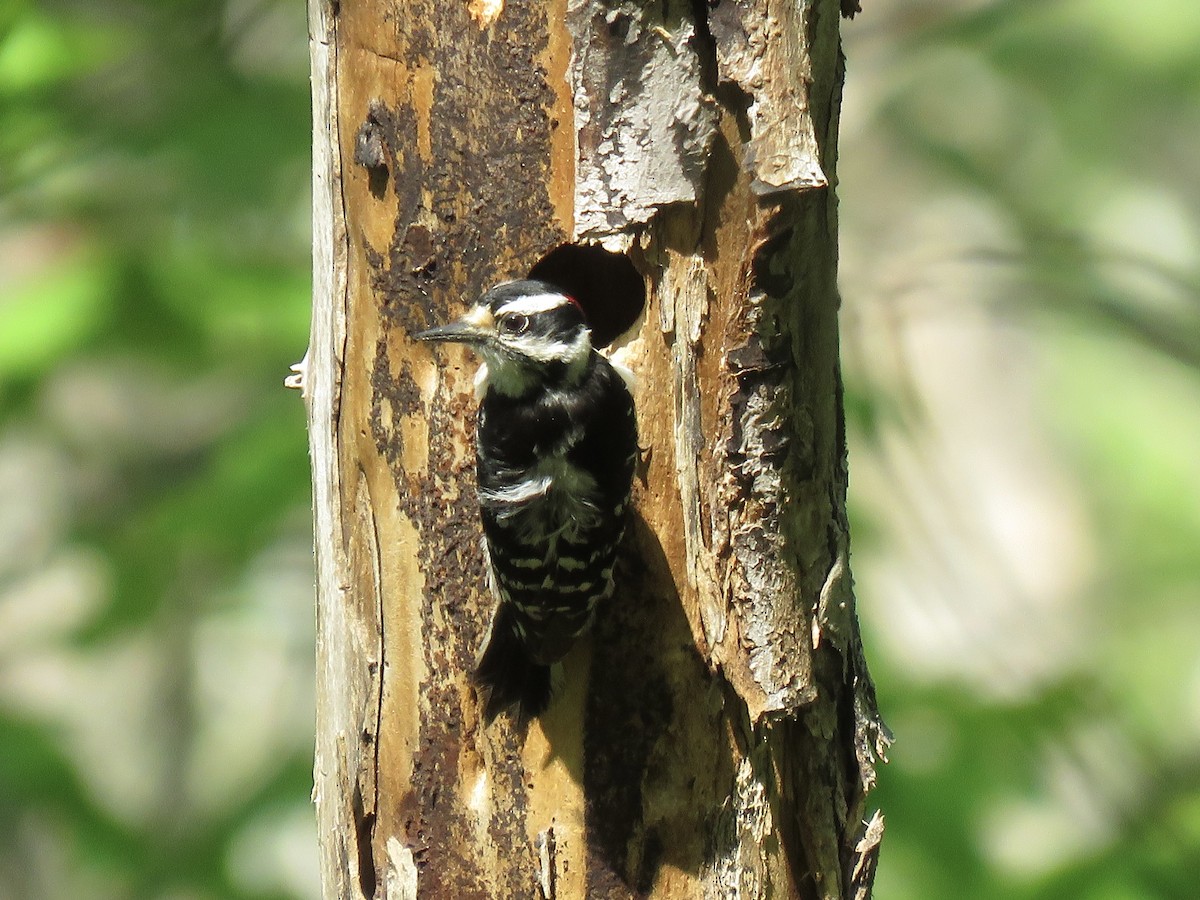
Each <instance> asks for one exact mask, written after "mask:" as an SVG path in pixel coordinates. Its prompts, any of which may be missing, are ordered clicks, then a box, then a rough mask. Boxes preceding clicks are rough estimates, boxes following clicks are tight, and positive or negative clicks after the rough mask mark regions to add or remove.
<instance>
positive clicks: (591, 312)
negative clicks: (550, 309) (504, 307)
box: [529, 244, 646, 348]
mask: <svg viewBox="0 0 1200 900" xmlns="http://www.w3.org/2000/svg"><path fill="white" fill-rule="evenodd" d="M529 277H530V278H537V279H540V280H542V281H547V282H549V283H550V284H552V285H554V286H555V287H557V288H559V289H561V290H563V291H566V292H567V293H568V294H570V295H571V296H572V297H574V298H575V299H576V300H577V301H578V303H579V305H580V306H582V307H583V313H584V315H585V316H587V321H588V326H589V327H590V328H591V329H592V345H593V346H595V347H597V348H600V347H607V346H608V345H609V344H611V343H612V342H613V341H614V340H616V339H617V338H618V337H620V336H621V335H622V334H624V333H625V332H626V331H628V330H629V329H630V328H632V327H633V323H634V322H636V321H637V320H638V316H640V315H641V314H642V309H643V308H644V307H645V305H646V283H645V281H643V280H642V276H641V274H639V272H638V270H637V269H635V268H634V266H633V263H632V262H630V261H629V257H627V256H626V255H625V254H623V253H609V252H608V251H607V250H605V249H604V248H603V247H597V246H595V245H593V244H559V245H558V246H557V247H555V248H554V249H553V250H551V251H550V252H549V253H547V254H546V255H545V256H543V257H542V258H541V259H540V260H538V261H537V263H536V264H535V265H534V267H533V268H532V269H530V270H529Z"/></svg>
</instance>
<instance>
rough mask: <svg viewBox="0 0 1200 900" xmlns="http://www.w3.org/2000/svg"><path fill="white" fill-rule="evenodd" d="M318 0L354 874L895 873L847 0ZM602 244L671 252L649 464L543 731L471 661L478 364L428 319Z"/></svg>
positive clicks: (318, 200)
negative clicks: (626, 531)
mask: <svg viewBox="0 0 1200 900" xmlns="http://www.w3.org/2000/svg"><path fill="white" fill-rule="evenodd" d="M309 7H310V23H311V35H312V59H313V93H314V116H315V128H314V147H315V150H314V210H315V211H314V227H315V234H314V245H315V255H314V318H313V335H312V343H311V345H310V348H309V353H308V356H307V357H306V360H305V363H304V364H303V365H302V367H301V372H300V380H301V381H302V382H303V386H304V389H305V397H306V400H307V402H308V406H309V412H310V430H311V443H312V454H313V465H314V482H315V502H316V514H315V523H316V533H317V556H318V573H319V585H318V627H319V638H318V640H319V646H318V653H319V656H320V659H319V685H318V707H319V708H318V737H317V761H316V771H315V777H316V785H315V789H314V797H315V799H316V802H317V808H318V815H319V822H320V829H321V836H322V872H323V877H324V884H325V894H326V896H327V897H330V898H335V897H336V898H355V897H376V896H378V897H388V898H408V897H414V898H415V897H420V898H442V897H445V898H498V897H513V898H525V897H538V896H542V897H557V898H583V897H590V898H607V897H614V898H623V897H655V898H682V897H737V898H746V900H750V898H760V897H767V896H772V897H805V898H810V897H812V898H816V897H822V898H841V897H854V896H865V895H866V893H867V891H869V886H870V880H871V878H872V877H873V872H874V858H875V854H876V852H877V848H878V842H879V837H880V835H881V833H882V821H881V820H879V819H876V820H875V821H874V822H873V824H872V827H871V828H869V829H868V828H866V827H865V826H864V821H863V819H864V816H865V814H866V808H865V805H864V793H865V790H866V789H867V788H868V787H869V785H870V783H871V782H872V781H873V778H874V759H875V756H874V754H875V753H876V751H877V750H878V749H880V748H881V747H882V746H883V744H882V742H883V738H882V737H881V734H880V726H879V724H878V720H877V717H876V714H875V710H874V699H873V689H872V687H871V683H870V679H869V677H868V675H867V673H866V668H865V664H864V663H863V660H862V654H861V649H860V645H859V640H858V632H857V622H856V619H855V615H854V604H853V593H852V590H851V583H850V574H849V569H848V563H847V547H848V534H847V528H846V519H845V486H846V473H845V465H844V460H845V447H844V443H843V440H844V439H843V432H842V427H841V409H840V406H841V397H840V387H839V376H838V360H837V318H836V316H837V302H838V301H837V291H836V284H835V275H836V215H835V201H834V198H833V195H832V189H831V184H832V183H833V163H834V145H835V137H836V121H837V105H838V98H839V90H840V83H841V68H840V55H839V47H838V13H839V4H838V3H837V2H834V0H819V2H817V0H812V2H799V3H797V2H791V3H786V2H782V0H741V2H731V0H725V2H722V3H719V4H704V3H691V2H689V3H682V2H678V0H668V2H666V3H661V4H645V3H636V2H632V0H629V2H605V3H601V2H595V0H592V2H586V0H554V2H544V3H533V2H523V3H514V2H509V3H505V2H503V0H461V2H445V0H342V2H341V3H340V4H339V3H336V2H333V0H310V3H309ZM698 16H699V18H697V17H698ZM581 240H587V241H595V242H601V243H603V244H604V245H605V246H607V247H609V248H610V249H614V250H619V251H622V252H626V253H628V255H629V258H630V259H631V260H632V261H633V262H634V264H635V265H636V267H637V268H638V270H639V271H640V272H641V273H642V274H643V276H644V277H645V279H646V283H647V286H648V302H647V306H646V309H645V311H644V313H643V315H642V316H641V317H640V319H639V321H638V323H637V325H636V326H635V327H634V328H633V329H632V330H631V331H630V332H628V333H627V334H626V335H624V336H623V337H622V338H621V339H619V340H618V341H617V344H619V345H620V347H621V349H620V351H619V352H620V353H621V354H622V355H623V356H624V358H625V361H626V362H627V364H629V365H630V366H631V368H633V369H634V371H635V372H636V373H637V376H638V379H639V388H638V390H637V397H636V399H637V403H638V418H639V425H640V429H641V434H642V443H643V446H644V447H645V448H646V465H645V471H644V473H643V475H642V477H641V478H640V479H639V481H638V484H637V485H636V507H637V515H636V518H635V521H634V522H633V523H632V525H631V528H630V535H629V538H628V540H627V541H626V545H627V546H626V550H625V558H624V561H623V563H622V566H621V569H620V573H619V581H618V595H617V597H616V598H615V599H614V600H613V601H612V602H611V603H610V604H609V605H608V606H607V607H606V608H604V609H603V610H602V612H601V616H600V620H599V622H598V624H597V627H596V629H595V632H594V634H593V635H592V637H591V638H589V639H587V640H585V641H584V642H583V643H582V644H581V645H580V646H579V647H578V648H577V649H576V650H575V651H573V652H572V654H571V655H570V656H569V657H568V658H567V660H566V661H565V664H564V667H563V669H564V672H563V677H562V681H561V685H560V687H559V690H558V694H557V695H556V699H555V701H554V703H553V704H552V706H551V709H550V710H549V711H548V712H547V714H546V715H545V716H544V717H543V718H542V719H541V720H540V721H537V722H535V723H534V724H533V726H532V727H531V728H530V730H529V733H528V734H527V735H526V736H525V737H524V739H522V737H521V736H520V735H517V734H514V732H513V731H512V729H511V727H510V726H509V724H508V723H507V722H506V721H505V720H501V721H500V723H498V724H497V725H495V726H492V727H491V728H488V729H484V728H482V726H481V722H480V720H479V714H478V710H477V708H476V703H475V698H474V696H473V693H472V691H471V689H470V687H469V684H468V682H467V678H466V675H467V673H468V672H469V671H470V668H471V666H472V663H473V660H474V654H475V652H476V650H477V648H478V645H479V642H480V639H481V637H482V634H483V629H484V627H485V623H486V618H487V613H488V610H489V608H490V604H491V601H490V598H489V597H488V596H487V595H486V588H485V578H484V569H483V566H484V561H483V555H482V548H481V541H480V531H479V526H478V523H477V519H476V516H477V513H476V506H475V499H474V494H473V491H474V478H473V471H472V469H473V450H472V446H473V445H472V440H473V417H474V408H475V402H474V399H473V396H472V385H471V379H472V375H473V369H474V364H473V362H472V361H471V360H470V359H469V358H468V357H467V356H465V355H464V354H463V353H462V352H461V350H460V349H459V348H448V349H439V350H436V351H434V352H436V353H438V354H441V355H440V356H439V357H437V358H436V359H435V358H434V357H433V356H432V355H431V352H430V350H429V348H428V347H427V346H416V345H414V344H412V343H411V342H410V341H409V339H408V337H407V335H408V333H409V332H410V331H414V330H417V329H419V328H423V327H426V326H427V325H430V324H433V323H437V322H443V321H446V320H448V319H449V318H451V317H452V316H453V315H455V314H456V313H458V312H461V311H462V309H463V307H464V305H465V303H467V302H469V300H471V299H473V298H474V297H475V296H476V295H478V293H480V292H481V291H482V290H483V289H484V288H486V287H488V286H489V285H491V284H493V283H495V282H497V281H500V280H503V279H506V278H512V277H518V276H520V275H522V274H524V273H525V272H527V271H528V269H529V268H530V266H531V265H532V264H533V263H534V262H536V261H537V260H538V259H539V258H540V257H541V256H542V255H543V254H545V253H546V252H547V251H549V250H551V249H552V248H554V247H555V246H557V245H559V244H561V243H564V242H570V241H581Z"/></svg>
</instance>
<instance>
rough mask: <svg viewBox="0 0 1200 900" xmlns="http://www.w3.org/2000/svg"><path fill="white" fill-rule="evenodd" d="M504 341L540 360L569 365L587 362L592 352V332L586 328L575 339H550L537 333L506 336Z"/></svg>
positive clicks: (520, 351)
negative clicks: (538, 335) (514, 336)
mask: <svg viewBox="0 0 1200 900" xmlns="http://www.w3.org/2000/svg"><path fill="white" fill-rule="evenodd" d="M504 343H506V344H508V345H509V346H510V347H512V348H513V349H515V350H517V351H518V352H519V353H522V354H524V355H525V356H528V357H530V358H531V359H536V360H538V361H539V362H561V363H566V364H568V365H570V364H571V363H582V362H586V361H587V358H588V355H589V354H590V353H591V352H592V341H591V332H590V331H588V330H587V329H586V328H585V329H583V330H582V331H581V332H580V333H579V334H578V335H577V336H576V338H575V340H573V341H548V340H546V339H545V338H541V337H537V336H536V335H521V336H520V337H516V338H505V339H504Z"/></svg>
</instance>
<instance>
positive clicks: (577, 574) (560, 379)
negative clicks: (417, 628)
mask: <svg viewBox="0 0 1200 900" xmlns="http://www.w3.org/2000/svg"><path fill="white" fill-rule="evenodd" d="M414 338H415V339H417V340H421V341H456V342H460V343H465V344H467V345H468V347H470V348H471V349H472V350H474V351H475V353H476V354H478V356H480V357H481V358H482V365H481V366H480V369H479V374H478V376H477V377H476V386H477V393H478V395H479V396H480V402H479V414H478V421H477V427H476V474H477V480H478V489H479V508H480V515H481V518H482V520H483V534H484V538H485V544H486V547H487V553H488V563H489V569H490V576H491V585H492V589H493V591H494V592H495V594H496V598H497V601H498V602H497V605H496V609H495V612H494V613H493V616H492V621H491V626H490V629H489V632H488V635H487V637H486V638H485V640H484V645H483V649H482V651H481V652H480V655H479V660H478V663H477V665H476V668H475V673H474V680H475V684H476V686H477V688H478V689H479V691H480V696H481V699H482V702H483V705H484V720H485V722H487V723H490V722H491V721H492V720H493V719H494V718H495V717H496V716H497V715H498V714H499V713H500V712H502V711H503V710H505V709H508V708H511V707H515V711H516V715H517V719H518V722H520V723H522V724H523V723H525V722H527V721H528V720H529V718H530V717H532V716H537V715H539V714H541V713H542V712H543V711H544V710H545V708H546V706H547V705H548V704H549V702H550V666H551V665H552V664H553V663H556V662H558V661H559V660H561V659H562V658H563V656H565V655H566V653H567V651H568V650H569V649H570V648H571V646H572V645H573V644H574V643H575V640H576V639H577V638H578V637H579V636H580V635H581V634H583V633H584V632H585V631H586V630H587V629H588V627H589V626H590V625H591V623H592V620H593V617H594V615H595V612H596V608H597V606H598V605H599V604H600V603H601V602H602V601H604V600H606V599H607V598H608V597H609V596H611V594H612V591H613V567H614V564H615V562H616V557H617V546H618V544H619V543H620V541H621V535H622V533H623V531H624V523H625V513H626V509H627V508H628V506H629V496H630V489H631V485H632V482H633V471H634V464H635V462H636V460H637V457H638V442H637V422H636V419H635V417H634V407H633V397H632V395H631V394H630V392H629V387H628V385H627V383H626V376H624V375H622V374H621V373H619V372H618V371H617V369H616V368H614V366H613V365H612V364H611V363H609V361H608V360H607V359H605V358H604V357H603V356H601V355H600V354H599V353H598V352H596V350H595V348H594V347H593V346H592V342H591V332H590V330H589V329H588V325H587V322H586V320H585V318H584V313H583V310H582V308H581V307H580V306H579V304H578V303H576V302H575V301H574V300H573V299H572V298H571V297H570V296H568V295H567V294H565V293H564V292H563V291H561V290H560V289H559V288H556V287H554V286H552V285H550V284H548V283H546V282H544V281H533V280H526V281H513V282H508V283H506V284H501V285H499V286H497V287H494V288H492V289H491V290H489V291H488V292H487V293H485V294H484V295H483V296H482V297H481V298H480V299H479V301H478V302H477V303H476V304H475V306H474V308H473V309H471V311H470V312H468V313H467V314H466V315H465V316H464V317H463V318H462V319H460V320H458V321H457V322H454V323H452V324H449V325H445V326H441V327H438V328H431V329H429V330H427V331H422V332H420V333H419V334H416V335H414Z"/></svg>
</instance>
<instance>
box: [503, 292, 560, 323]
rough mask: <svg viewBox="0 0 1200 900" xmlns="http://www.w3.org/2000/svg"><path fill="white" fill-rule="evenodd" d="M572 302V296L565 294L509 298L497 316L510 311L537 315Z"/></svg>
mask: <svg viewBox="0 0 1200 900" xmlns="http://www.w3.org/2000/svg"><path fill="white" fill-rule="evenodd" d="M570 302H571V298H570V297H567V296H566V295H564V294H534V295H533V296H531V297H518V298H517V299H516V300H509V301H508V302H507V303H505V304H504V305H503V306H501V307H500V308H499V309H497V310H496V313H495V315H496V317H497V318H499V317H500V316H503V315H507V314H508V313H520V314H521V315H524V316H536V315H537V314H538V313H544V312H549V311H550V310H552V309H558V308H559V307H560V306H566V305H567V304H568V303H570Z"/></svg>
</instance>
